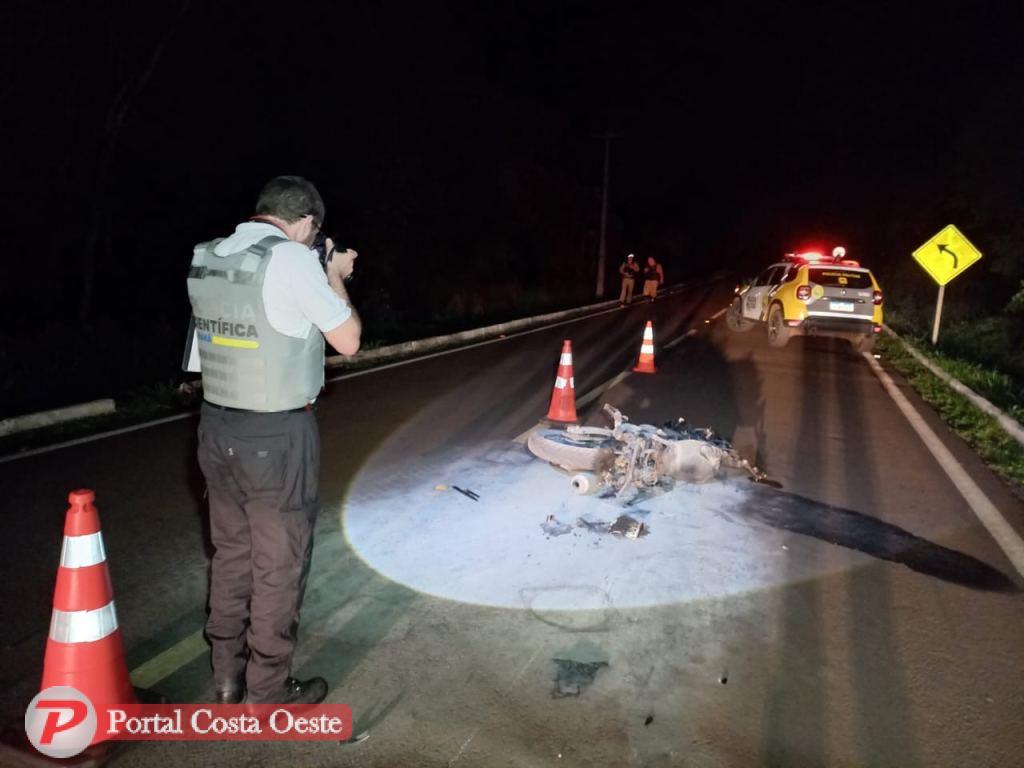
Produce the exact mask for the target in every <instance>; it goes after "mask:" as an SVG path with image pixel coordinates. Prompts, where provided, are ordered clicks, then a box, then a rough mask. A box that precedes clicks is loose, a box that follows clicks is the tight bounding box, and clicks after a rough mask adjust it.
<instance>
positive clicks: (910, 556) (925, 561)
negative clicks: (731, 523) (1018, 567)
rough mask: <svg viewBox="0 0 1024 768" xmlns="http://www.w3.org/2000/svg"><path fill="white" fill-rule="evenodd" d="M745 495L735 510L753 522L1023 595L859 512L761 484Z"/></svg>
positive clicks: (963, 557) (980, 567)
mask: <svg viewBox="0 0 1024 768" xmlns="http://www.w3.org/2000/svg"><path fill="white" fill-rule="evenodd" d="M746 495H747V497H748V498H747V500H746V503H744V504H743V505H741V506H738V507H736V508H735V510H734V511H735V512H737V513H738V514H739V515H741V516H743V517H744V518H747V519H749V520H754V521H757V522H760V523H764V524H765V525H769V526H772V527H773V528H779V529H782V530H785V531H789V532H791V533H799V534H801V535H803V536H811V537H813V538H816V539H820V540H822V541H827V542H829V543H831V544H835V545H837V546H841V547H847V548H848V549H853V550H856V551H858V552H863V553H864V554H867V555H871V556H872V557H877V558H879V559H881V560H888V561H889V562H892V563H900V564H901V565H905V566H906V567H908V568H910V569H912V570H914V571H917V572H918V573H922V574H924V575H926V576H932V577H934V578H937V579H942V580H943V581H948V582H951V583H953V584H959V585H961V586H964V587H969V588H971V589H979V590H985V591H989V592H1020V591H1021V588H1020V587H1019V586H1018V585H1017V584H1016V583H1014V581H1013V580H1011V579H1010V578H1009V577H1008V576H1007V575H1006V574H1004V573H1003V572H1002V571H999V570H998V569H996V568H993V567H992V566H991V565H988V564H987V563H984V562H982V561H981V560H978V559H977V558H975V557H972V556H971V555H967V554H964V553H963V552H957V551H956V550H953V549H948V548H946V547H943V546H942V545H941V544H936V543H935V542H932V541H928V540H927V539H923V538H921V537H920V536H915V535H914V534H912V533H910V532H909V531H907V530H904V529H903V528H900V527H899V526H897V525H893V524H892V523H887V522H885V521H883V520H879V519H878V518H875V517H871V516H869V515H865V514H863V513H861V512H855V511H854V510H852V509H843V508H842V507H834V506H832V505H830V504H823V503H821V502H817V501H814V500H812V499H808V498H804V497H803V496H797V495H796V494H792V493H784V492H781V491H777V490H774V489H772V488H769V487H767V486H763V485H754V484H751V486H750V487H749V488H747V489H746Z"/></svg>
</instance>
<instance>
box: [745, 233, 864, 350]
mask: <svg viewBox="0 0 1024 768" xmlns="http://www.w3.org/2000/svg"><path fill="white" fill-rule="evenodd" d="M725 319H726V324H727V325H728V326H729V328H730V329H731V330H733V331H739V332H742V331H749V330H750V329H751V328H753V327H755V326H757V325H763V326H764V327H765V328H766V329H767V331H768V343H769V344H771V345H772V346H773V347H784V346H786V344H787V343H788V342H789V340H790V339H791V338H792V337H793V336H834V337H838V338H844V339H848V340H849V341H850V343H851V344H853V346H854V348H856V349H857V351H860V352H867V351H870V350H871V348H872V347H873V346H874V343H875V336H876V335H877V334H878V333H879V332H880V331H881V330H882V290H881V289H880V288H879V287H878V283H877V281H876V280H875V277H874V275H872V274H871V270H869V269H867V268H865V267H862V266H861V265H860V264H859V263H858V262H856V261H853V260H852V259H847V258H846V249H844V248H842V247H838V248H836V249H835V250H833V251H832V255H831V256H830V257H829V256H824V255H823V254H821V253H817V252H808V253H789V254H786V256H785V258H784V259H783V260H782V261H780V262H778V263H776V264H772V265H771V266H770V267H768V268H767V269H766V270H764V271H763V272H762V273H761V274H759V275H758V276H757V277H755V278H754V279H753V280H752V281H751V282H750V283H749V284H746V285H743V286H737V288H736V298H735V299H734V300H733V303H732V306H730V307H729V310H728V312H726V315H725Z"/></svg>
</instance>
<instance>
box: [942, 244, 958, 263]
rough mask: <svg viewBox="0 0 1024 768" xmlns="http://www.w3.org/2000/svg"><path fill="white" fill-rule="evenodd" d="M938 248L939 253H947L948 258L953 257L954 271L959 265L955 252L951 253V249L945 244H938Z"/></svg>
mask: <svg viewBox="0 0 1024 768" xmlns="http://www.w3.org/2000/svg"><path fill="white" fill-rule="evenodd" d="M938 246H939V252H940V253H948V254H949V255H950V256H952V257H953V269H956V268H957V267H958V266H959V265H960V260H959V259H957V257H956V252H955V251H953V249H952V248H950V247H949V246H948V245H946V244H945V243H939V244H938Z"/></svg>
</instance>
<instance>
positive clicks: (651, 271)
mask: <svg viewBox="0 0 1024 768" xmlns="http://www.w3.org/2000/svg"><path fill="white" fill-rule="evenodd" d="M657 279H658V265H657V264H655V265H654V266H653V267H651V266H645V267H644V280H657Z"/></svg>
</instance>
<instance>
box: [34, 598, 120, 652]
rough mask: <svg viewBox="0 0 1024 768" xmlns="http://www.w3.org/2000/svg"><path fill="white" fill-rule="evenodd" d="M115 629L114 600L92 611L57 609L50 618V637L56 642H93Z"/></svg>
mask: <svg viewBox="0 0 1024 768" xmlns="http://www.w3.org/2000/svg"><path fill="white" fill-rule="evenodd" d="M116 630H117V611H116V610H115V609H114V601H113V600H111V601H110V602H109V603H107V604H106V605H104V606H103V607H102V608H97V609H96V610H94V611H59V610H57V609H56V608H54V609H53V616H52V617H51V618H50V639H51V640H53V641H54V642H56V643H94V642H96V641H97V640H102V639H103V638H104V637H106V636H107V635H109V634H111V633H113V632H115V631H116Z"/></svg>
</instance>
